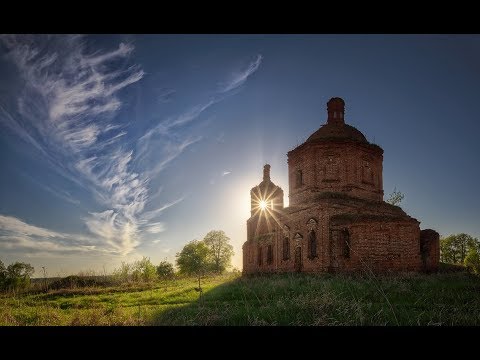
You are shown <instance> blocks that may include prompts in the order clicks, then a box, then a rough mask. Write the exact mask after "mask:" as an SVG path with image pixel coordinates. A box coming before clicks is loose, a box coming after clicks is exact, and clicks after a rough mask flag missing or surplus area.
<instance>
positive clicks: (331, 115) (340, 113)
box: [327, 97, 345, 124]
mask: <svg viewBox="0 0 480 360" xmlns="http://www.w3.org/2000/svg"><path fill="white" fill-rule="evenodd" d="M327 111H328V119H327V123H328V124H345V121H344V115H345V101H343V99H342V98H339V97H333V98H331V99H330V100H329V101H328V103H327Z"/></svg>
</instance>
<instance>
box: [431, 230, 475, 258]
mask: <svg viewBox="0 0 480 360" xmlns="http://www.w3.org/2000/svg"><path fill="white" fill-rule="evenodd" d="M479 248H480V243H479V241H478V239H476V238H474V237H472V236H470V235H468V234H464V233H461V234H455V235H450V236H447V237H446V238H443V239H440V259H441V260H442V262H445V263H450V264H462V265H463V264H464V261H465V258H466V256H467V254H468V252H469V251H470V250H471V249H477V250H478V249H479Z"/></svg>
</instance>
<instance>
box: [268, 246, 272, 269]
mask: <svg viewBox="0 0 480 360" xmlns="http://www.w3.org/2000/svg"><path fill="white" fill-rule="evenodd" d="M272 263H273V246H272V245H268V248H267V264H268V265H271V264H272Z"/></svg>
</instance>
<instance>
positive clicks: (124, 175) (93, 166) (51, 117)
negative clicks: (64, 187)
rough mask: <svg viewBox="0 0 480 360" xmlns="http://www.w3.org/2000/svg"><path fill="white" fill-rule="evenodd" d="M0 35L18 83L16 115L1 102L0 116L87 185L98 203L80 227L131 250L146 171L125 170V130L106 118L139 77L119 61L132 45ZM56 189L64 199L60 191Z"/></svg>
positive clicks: (125, 250)
mask: <svg viewBox="0 0 480 360" xmlns="http://www.w3.org/2000/svg"><path fill="white" fill-rule="evenodd" d="M0 41H1V42H3V44H4V45H5V46H6V48H7V50H8V55H7V56H8V57H9V58H10V59H11V60H12V61H13V62H14V64H15V65H17V67H18V69H19V71H20V74H21V75H22V77H23V79H24V81H25V85H26V86H25V91H24V92H23V93H22V94H20V96H19V100H18V112H19V113H18V116H17V117H13V116H12V115H11V113H10V112H7V111H6V110H5V109H4V108H2V109H1V110H2V113H3V114H1V113H0V115H3V116H1V120H0V121H2V123H5V124H6V125H7V126H9V128H10V129H12V130H13V131H14V132H16V133H17V134H18V135H19V136H21V137H22V138H23V139H24V140H25V141H28V142H30V143H31V144H33V145H34V146H35V147H36V148H37V149H40V150H41V151H42V152H43V153H45V154H46V156H47V157H49V158H50V159H51V163H53V164H55V166H56V169H57V170H59V171H60V172H61V173H62V174H65V173H67V177H68V178H70V179H72V180H74V181H76V182H80V183H81V184H82V185H83V186H84V187H86V188H88V189H90V190H91V192H92V193H93V194H94V195H95V196H96V198H97V199H98V200H99V201H100V202H101V203H102V204H103V205H104V206H105V207H106V209H105V210H104V211H101V212H92V213H90V215H89V216H87V217H86V218H85V224H86V226H87V228H88V229H89V230H90V232H91V233H92V234H94V235H96V236H97V237H98V238H100V239H103V241H104V242H105V243H106V244H108V245H109V246H110V247H111V248H112V249H113V250H114V251H117V252H118V253H128V252H131V251H132V250H133V249H134V248H135V246H136V245H138V243H139V239H138V221H139V219H138V216H139V214H140V213H141V212H142V211H143V208H144V206H145V202H146V200H147V197H148V187H147V186H148V177H147V176H146V174H142V173H136V172H133V171H132V170H131V167H132V161H133V160H132V158H133V155H132V154H133V152H132V151H131V150H130V151H128V150H125V149H123V148H122V147H121V146H120V144H119V143H118V141H119V139H121V138H122V137H123V136H125V135H126V132H125V131H123V130H121V127H122V126H121V125H120V124H118V123H114V122H113V119H114V115H115V114H116V113H117V112H118V110H119V109H120V108H121V106H122V102H121V100H120V98H119V97H118V96H117V93H118V92H119V91H120V90H122V89H124V88H125V87H127V86H129V85H131V84H133V83H136V82H138V81H140V80H141V79H142V78H143V76H144V72H143V70H141V69H140V68H139V67H138V66H135V65H134V66H125V65H124V64H126V62H125V59H126V58H127V57H128V56H129V55H130V54H131V53H132V51H133V50H134V47H133V45H131V44H124V43H121V44H120V45H119V46H118V48H117V49H114V50H111V51H106V52H96V53H91V52H90V53H89V52H88V51H87V47H86V46H85V45H86V44H85V42H84V41H83V38H82V37H80V36H34V37H31V36H26V35H20V36H15V35H11V36H10V35H6V36H1V37H0ZM119 60H121V61H119ZM93 153H95V155H92V154H93ZM57 195H64V198H66V200H67V199H68V192H67V193H63V194H57ZM67 201H68V200H67ZM70 201H71V200H70Z"/></svg>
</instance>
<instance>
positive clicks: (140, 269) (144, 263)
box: [132, 256, 157, 282]
mask: <svg viewBox="0 0 480 360" xmlns="http://www.w3.org/2000/svg"><path fill="white" fill-rule="evenodd" d="M132 278H133V281H136V282H140V281H144V282H149V281H153V280H155V279H156V278H157V269H156V268H155V265H153V264H152V262H151V261H150V258H147V257H146V256H144V257H142V259H141V260H137V261H135V262H134V263H133V266H132Z"/></svg>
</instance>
